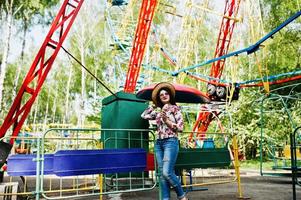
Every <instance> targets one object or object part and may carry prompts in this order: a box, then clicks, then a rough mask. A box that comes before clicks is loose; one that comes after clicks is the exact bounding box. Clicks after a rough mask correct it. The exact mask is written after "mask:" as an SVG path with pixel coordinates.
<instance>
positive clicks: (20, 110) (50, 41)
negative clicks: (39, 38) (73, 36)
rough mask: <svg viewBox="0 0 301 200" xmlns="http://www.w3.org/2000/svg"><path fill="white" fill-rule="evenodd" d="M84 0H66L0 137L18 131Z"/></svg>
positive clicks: (13, 134)
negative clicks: (9, 130) (10, 131)
mask: <svg viewBox="0 0 301 200" xmlns="http://www.w3.org/2000/svg"><path fill="white" fill-rule="evenodd" d="M83 2H84V0H65V1H64V2H63V5H62V6H61V8H60V10H59V12H58V14H57V16H56V18H55V19H54V21H53V22H52V25H51V28H50V30H49V32H48V34H47V36H46V38H45V40H44V42H43V44H42V47H41V48H40V50H39V52H38V54H37V55H36V57H35V59H34V61H33V63H32V65H31V67H30V69H29V71H28V73H27V75H26V77H25V79H24V81H23V83H22V85H21V88H20V89H19V92H18V94H17V96H16V98H15V100H14V102H13V104H12V106H11V108H10V110H9V112H8V114H7V116H6V117H5V119H4V122H3V124H2V126H1V128H0V138H2V137H4V136H5V134H6V132H7V130H8V129H9V128H10V127H11V126H14V127H13V133H12V138H11V139H10V144H13V142H14V140H15V139H14V137H16V136H17V135H18V134H19V131H20V129H21V127H22V125H23V123H24V121H25V119H26V117H27V115H28V114H29V112H30V109H31V107H32V105H33V103H34V101H35V99H36V97H37V96H38V94H39V92H40V89H41V87H42V85H43V83H44V81H45V79H46V77H47V74H48V72H49V70H50V69H51V67H52V65H53V62H54V60H55V58H56V56H57V54H58V52H59V50H60V48H61V46H62V44H63V42H64V40H65V38H66V36H67V34H68V32H69V30H70V28H71V26H72V24H73V22H74V20H75V18H76V16H77V14H78V12H79V10H80V8H81V6H82V4H83Z"/></svg>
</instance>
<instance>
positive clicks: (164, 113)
mask: <svg viewBox="0 0 301 200" xmlns="http://www.w3.org/2000/svg"><path fill="white" fill-rule="evenodd" d="M161 116H162V120H163V122H165V123H167V121H168V119H167V114H166V111H165V110H164V109H163V110H162V112H161Z"/></svg>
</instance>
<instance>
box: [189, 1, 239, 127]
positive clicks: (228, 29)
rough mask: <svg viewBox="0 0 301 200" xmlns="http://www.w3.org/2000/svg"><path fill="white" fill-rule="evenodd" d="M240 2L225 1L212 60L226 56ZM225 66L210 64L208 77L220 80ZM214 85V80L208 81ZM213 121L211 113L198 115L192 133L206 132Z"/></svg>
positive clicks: (223, 64)
mask: <svg viewBox="0 0 301 200" xmlns="http://www.w3.org/2000/svg"><path fill="white" fill-rule="evenodd" d="M239 3H240V0H226V5H225V9H224V14H223V18H222V23H221V26H220V30H219V34H218V40H217V44H216V49H215V53H214V58H217V57H220V56H223V55H226V54H227V53H228V50H229V45H230V42H231V39H232V34H233V29H234V26H235V23H236V20H235V17H236V15H237V12H238V9H239ZM224 66H225V59H221V60H218V61H216V62H214V63H212V66H211V71H210V76H211V77H214V78H218V79H220V77H221V75H222V72H223V70H224ZM210 82H212V83H216V82H217V81H216V80H213V81H210ZM212 120H213V116H212V113H210V112H203V113H200V115H199V118H198V120H197V121H196V122H195V125H194V127H195V128H194V131H197V132H206V131H207V129H208V126H209V125H210V122H211V121H212Z"/></svg>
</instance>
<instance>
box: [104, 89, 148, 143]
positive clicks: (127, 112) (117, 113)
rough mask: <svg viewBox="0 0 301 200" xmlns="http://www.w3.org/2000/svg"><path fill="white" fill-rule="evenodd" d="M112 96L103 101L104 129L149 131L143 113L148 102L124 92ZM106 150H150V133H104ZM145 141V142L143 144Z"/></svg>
mask: <svg viewBox="0 0 301 200" xmlns="http://www.w3.org/2000/svg"><path fill="white" fill-rule="evenodd" d="M116 96H117V97H118V98H116V97H115V96H114V95H111V96H109V97H107V98H105V99H103V101H102V104H103V106H102V112H101V128H102V129H148V127H149V124H148V121H147V120H144V119H142V118H141V113H142V112H143V111H144V110H145V109H146V108H147V106H148V104H147V103H146V101H144V100H141V99H137V98H136V96H135V95H134V94H128V93H124V92H118V93H116ZM101 138H102V140H103V142H104V147H105V148H135V147H138V148H141V147H142V148H146V149H148V143H147V141H146V140H147V139H148V133H143V134H142V135H141V132H136V131H118V130H116V131H115V130H114V131H102V137H101ZM141 140H143V142H141Z"/></svg>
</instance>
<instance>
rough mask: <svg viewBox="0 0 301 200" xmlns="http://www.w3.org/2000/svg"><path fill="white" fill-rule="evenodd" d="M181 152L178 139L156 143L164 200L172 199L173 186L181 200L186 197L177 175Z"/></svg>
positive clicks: (167, 139) (162, 140) (160, 140)
mask: <svg viewBox="0 0 301 200" xmlns="http://www.w3.org/2000/svg"><path fill="white" fill-rule="evenodd" d="M178 152H179V141H178V139H177V138H174V137H172V138H166V139H158V140H157V141H156V143H155V153H156V159H157V162H158V166H159V170H160V171H159V172H160V184H161V187H162V196H163V200H169V199H170V186H172V187H173V188H174V189H175V191H176V193H177V196H178V198H179V199H181V198H183V197H184V196H185V193H184V191H183V189H182V187H181V183H180V181H179V179H178V177H177V176H176V174H175V170H174V168H175V164H176V161H177V157H178Z"/></svg>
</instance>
